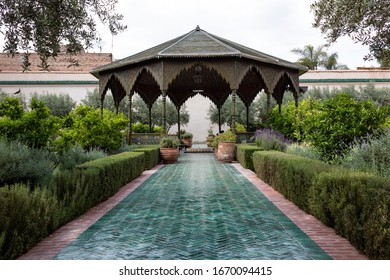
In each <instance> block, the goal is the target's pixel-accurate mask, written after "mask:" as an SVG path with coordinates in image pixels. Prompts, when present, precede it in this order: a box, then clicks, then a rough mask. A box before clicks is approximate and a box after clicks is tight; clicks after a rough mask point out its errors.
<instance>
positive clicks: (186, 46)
mask: <svg viewBox="0 0 390 280" xmlns="http://www.w3.org/2000/svg"><path fill="white" fill-rule="evenodd" d="M207 57H239V58H247V59H251V60H255V61H260V62H264V63H268V64H273V65H279V66H282V67H288V68H293V69H297V70H300V71H307V68H306V67H305V66H302V65H299V64H297V63H292V62H289V61H286V60H283V59H280V58H277V57H274V56H271V55H268V54H265V53H262V52H259V51H257V50H254V49H251V48H248V47H245V46H243V45H240V44H237V43H234V42H232V41H229V40H227V39H224V38H221V37H218V36H215V35H213V34H210V33H208V32H206V31H204V30H202V29H200V28H199V26H197V27H196V29H194V30H192V31H191V32H189V33H187V34H184V35H182V36H180V37H177V38H175V39H172V40H170V41H167V42H165V43H162V44H160V45H157V46H155V47H152V48H150V49H148V50H145V51H143V52H140V53H138V54H135V55H132V56H129V57H126V58H123V59H121V60H117V61H114V62H112V63H110V64H106V65H104V66H101V67H98V68H95V69H93V71H92V74H93V75H95V76H97V77H98V76H99V72H103V71H110V70H114V69H117V68H121V67H127V66H131V65H133V64H137V63H140V62H144V61H147V60H152V59H159V58H207Z"/></svg>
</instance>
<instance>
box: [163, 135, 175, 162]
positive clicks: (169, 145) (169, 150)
mask: <svg viewBox="0 0 390 280" xmlns="http://www.w3.org/2000/svg"><path fill="white" fill-rule="evenodd" d="M179 144H180V143H179V140H178V139H177V138H173V137H166V136H165V137H163V138H162V139H161V143H160V156H161V159H162V160H163V163H165V164H171V163H175V162H176V161H177V158H178V157H179V155H180V151H179Z"/></svg>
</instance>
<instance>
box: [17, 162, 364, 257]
mask: <svg viewBox="0 0 390 280" xmlns="http://www.w3.org/2000/svg"><path fill="white" fill-rule="evenodd" d="M192 156H195V157H196V156H197V155H192ZM209 156H212V155H209ZM181 158H182V161H181V162H179V163H177V164H175V165H172V166H169V167H164V170H165V169H166V168H171V171H170V172H168V173H172V172H173V173H174V172H176V171H180V168H179V166H180V164H186V162H187V160H188V156H184V157H183V156H182V157H181ZM221 166H223V168H225V170H227V171H229V168H231V167H234V168H235V169H237V170H238V171H239V172H240V173H241V174H242V175H244V177H245V178H247V179H248V180H249V181H250V182H251V183H252V184H253V185H254V186H256V187H257V188H258V189H259V190H260V191H261V192H262V193H263V194H264V195H265V196H266V197H267V198H268V199H269V200H270V201H272V202H273V204H274V205H276V206H277V207H278V208H279V209H280V210H281V211H282V212H283V213H284V214H285V215H286V216H287V217H289V219H291V220H292V221H293V222H294V223H295V224H296V225H297V226H298V227H299V228H300V229H301V230H302V231H303V232H305V233H306V234H307V235H308V236H309V237H310V238H311V239H312V240H314V241H315V242H316V243H317V244H318V245H319V246H320V247H321V248H322V249H323V250H324V251H325V252H327V254H328V255H329V256H331V257H332V258H333V259H366V258H365V256H363V255H361V254H359V253H358V252H357V251H356V250H355V249H354V248H353V247H352V246H351V245H350V244H349V242H348V241H347V240H346V239H344V238H341V237H339V236H338V235H336V234H335V232H334V230H333V229H331V228H328V227H326V226H324V225H323V224H321V223H320V222H319V221H318V220H317V219H315V218H314V217H313V216H310V215H307V214H306V213H304V212H303V211H301V210H299V209H298V208H297V207H296V206H295V205H294V204H292V203H290V202H289V201H287V200H286V199H284V198H283V196H282V195H281V194H279V193H278V192H276V191H275V190H274V189H272V188H271V187H269V186H268V185H267V184H265V183H264V182H262V181H261V180H260V179H258V178H257V177H256V175H255V174H254V173H253V172H251V171H250V170H246V169H244V168H242V167H241V166H240V165H239V164H237V163H234V164H232V165H221ZM161 167H162V166H161V165H159V166H157V167H156V168H154V169H153V170H151V171H146V172H144V173H143V174H142V176H141V177H139V178H137V179H136V180H134V181H133V182H131V183H130V184H128V185H126V186H125V187H123V188H122V189H121V190H120V191H119V192H118V193H117V194H116V195H115V196H113V197H112V198H110V199H109V200H107V201H105V202H103V203H101V204H100V205H98V206H96V207H94V208H92V209H91V210H90V211H88V212H87V213H86V214H84V215H82V216H81V217H79V218H78V219H76V220H74V221H72V222H70V223H68V224H67V225H65V226H63V227H62V228H60V229H59V230H57V231H56V232H55V233H53V234H52V235H51V236H49V237H48V238H46V239H45V240H44V241H42V242H41V243H40V244H38V245H37V246H36V247H34V248H33V249H32V250H30V251H29V252H28V253H26V254H25V255H23V256H22V257H20V259H52V258H53V257H55V256H56V255H57V254H58V253H59V252H60V251H61V249H63V248H64V247H66V246H67V245H69V244H70V243H71V242H72V241H74V240H75V239H76V238H77V237H79V238H80V235H81V234H82V233H83V232H84V231H85V230H86V229H87V228H89V227H90V226H91V225H93V226H94V227H96V224H97V223H96V222H97V221H98V220H99V219H100V218H101V217H102V216H103V215H105V214H106V213H107V212H108V211H110V210H111V209H112V208H113V207H115V206H116V205H118V203H119V202H120V201H123V200H124V198H126V197H127V195H128V194H129V193H131V192H133V191H134V190H135V189H136V188H137V187H138V186H140V185H141V184H142V183H143V182H144V181H145V180H146V179H148V178H149V177H150V176H151V175H152V174H154V173H156V172H157V171H158V170H159V169H160V168H161ZM175 168H176V171H175ZM164 170H162V172H163V171H164ZM167 170H168V169H167ZM165 172H166V171H165ZM160 173H161V172H158V173H157V174H156V175H158V174H160ZM166 173H167V172H166ZM230 173H231V172H230ZM215 175H216V174H215ZM193 176H194V178H192V179H196V178H197V177H196V176H200V175H199V174H198V173H196V174H194V175H193ZM171 177H172V178H173V179H174V177H175V176H174V175H172V176H171ZM236 177H237V176H235V177H234V178H236ZM234 180H236V179H234ZM237 180H238V181H237V183H238V184H243V181H241V179H240V178H239V179H237ZM157 181H158V180H157ZM157 181H156V182H157ZM160 183H162V182H161V179H160ZM147 184H151V183H150V181H148V182H147ZM231 184H234V183H233V182H231ZM160 185H161V184H160ZM156 186H157V187H158V183H155V186H154V187H156ZM170 190H171V188H167V189H165V192H169V191H170ZM164 200H165V199H164ZM159 203H160V202H159ZM183 209H184V211H188V207H187V206H185V205H184V206H183ZM118 211H121V210H118ZM126 211H127V210H126ZM158 211H160V210H158ZM114 212H115V211H114ZM154 214H155V213H154ZM110 219H111V218H110ZM158 220H161V219H158ZM117 222H118V221H116V223H115V224H117ZM145 223H146V222H145ZM186 223H188V222H186ZM196 223H198V222H196ZM145 225H146V224H145ZM145 225H144V226H145ZM206 226H207V225H206ZM225 228H226V226H225ZM234 228H235V226H233V229H234ZM164 229H165V226H164V224H162V225H161V226H160V228H159V230H160V231H163V230H164ZM99 230H100V231H101V230H104V227H103V226H102V228H100V229H99ZM150 230H153V227H152V229H150ZM185 230H187V229H185ZM111 231H112V230H111ZM187 231H188V230H187ZM87 232H88V231H86V232H85V233H84V234H83V236H85V235H86V234H87ZM95 233H96V232H95ZM95 233H93V235H94V234H95ZM169 234H170V235H169V236H171V234H172V229H171V230H170V232H169ZM180 234H182V233H180ZM185 234H187V237H186V238H184V241H183V242H186V239H189V238H188V236H191V238H192V239H194V240H196V238H198V240H199V242H200V241H202V238H205V237H204V236H196V235H194V233H193V232H191V231H189V232H186V233H185ZM228 234H229V233H228ZM145 235H146V236H150V235H151V234H150V232H146V233H145ZM161 236H163V235H161ZM161 236H160V237H158V238H162V237H161ZM179 236H180V235H179ZM225 237H226V236H225ZM84 238H85V237H84ZM88 238H90V237H88ZM96 238H97V237H96ZM223 238H224V236H221V235H218V236H216V237H215V240H216V239H220V240H219V241H221V239H223ZM297 238H298V239H299V238H301V237H300V236H299V234H298V235H297ZM215 240H214V241H215ZM214 241H213V240H211V241H210V242H209V243H210V244H214V243H215V242H214ZM213 242H214V243H213ZM304 243H305V242H304ZM199 244H201V242H200V243H197V244H196V246H201V245H199ZM229 244H230V243H229ZM229 244H228V245H229ZM233 245H234V246H236V244H233ZM233 245H232V246H233ZM241 245H242V244H241ZM186 246H190V244H186ZM229 246H230V245H229ZM234 246H233V247H231V248H230V250H234V249H235V247H234ZM68 247H69V246H68ZM94 248H95V247H94ZM194 248H195V247H194ZM243 249H247V248H246V247H245V246H244V247H243V248H241V249H240V250H243ZM94 250H95V249H94ZM139 250H141V249H139ZM192 250H193V249H192ZM202 250H203V251H199V252H198V255H192V256H191V255H185V256H184V255H181V257H180V258H181V259H185V258H189V259H193V258H194V259H195V258H203V259H204V258H206V259H207V258H218V255H215V254H214V255H211V257H207V256H209V255H205V251H208V248H203V249H202ZM212 250H215V248H213V247H212V248H211V249H210V250H209V251H210V253H211V251H212ZM147 252H150V248H148V250H147ZM226 253H229V252H226ZM315 254H316V253H314V255H315ZM150 256H154V255H150V253H149V255H144V258H150ZM166 256H168V257H166V258H168V259H169V255H166ZM233 257H234V256H232V258H233ZM309 257H310V256H309ZM75 258H76V259H77V257H75ZM124 258H125V257H124ZM135 258H140V257H139V255H138V257H137V256H136V257H135Z"/></svg>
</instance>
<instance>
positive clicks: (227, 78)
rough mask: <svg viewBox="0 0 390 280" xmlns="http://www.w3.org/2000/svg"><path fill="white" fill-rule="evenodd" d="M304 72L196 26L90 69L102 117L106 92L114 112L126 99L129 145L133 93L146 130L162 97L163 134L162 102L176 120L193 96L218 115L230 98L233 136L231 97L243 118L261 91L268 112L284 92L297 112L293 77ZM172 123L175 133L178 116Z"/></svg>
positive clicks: (296, 92) (297, 80) (164, 122)
mask: <svg viewBox="0 0 390 280" xmlns="http://www.w3.org/2000/svg"><path fill="white" fill-rule="evenodd" d="M306 71H308V69H307V67H305V66H302V65H299V64H296V63H292V62H289V61H286V60H283V59H280V58H277V57H274V56H271V55H268V54H264V53H262V52H259V51H257V50H254V49H251V48H248V47H245V46H243V45H240V44H237V43H234V42H231V41H229V40H226V39H224V38H221V37H218V36H215V35H213V34H210V33H208V32H206V31H204V30H202V29H200V28H199V26H197V27H196V29H194V30H192V31H190V32H189V33H187V34H184V35H182V36H179V37H177V38H175V39H172V40H170V41H167V42H165V43H162V44H160V45H157V46H155V47H152V48H150V49H148V50H145V51H143V52H140V53H138V54H135V55H132V56H129V57H127V58H124V59H121V60H118V61H114V62H112V63H109V64H106V65H103V66H101V67H98V68H95V69H93V70H92V71H91V73H92V74H93V75H94V76H95V77H97V78H98V79H99V93H100V97H101V110H102V111H103V101H104V98H105V95H106V92H107V90H108V89H110V90H111V92H112V95H113V98H114V102H115V105H116V107H117V108H118V107H119V103H120V102H121V100H122V99H123V98H125V97H126V96H127V98H128V100H129V108H128V110H129V143H131V135H132V124H131V120H132V96H133V95H134V93H138V94H139V95H140V97H141V98H142V99H143V100H144V101H145V103H146V104H147V106H148V108H149V120H150V124H151V108H152V106H153V103H154V102H155V101H156V100H157V99H158V98H159V97H160V96H162V101H163V111H162V128H163V131H166V98H167V96H168V97H169V98H170V99H171V101H172V102H173V103H174V105H175V106H176V108H177V111H178V115H179V112H180V107H181V106H182V105H183V104H184V103H185V102H186V101H187V100H188V99H189V98H190V97H193V96H194V95H196V94H201V95H203V96H205V97H207V98H209V99H210V100H211V101H212V102H213V103H214V104H215V105H216V106H217V108H218V110H219V112H220V109H221V107H222V105H223V104H224V102H225V101H226V99H227V98H228V97H229V96H231V97H232V125H231V126H232V131H233V132H235V122H236V96H237V95H238V96H239V97H240V98H241V100H242V101H243V102H244V104H245V106H246V108H247V116H248V115H249V106H250V104H251V103H252V102H253V100H254V99H255V97H256V96H257V94H258V93H259V92H260V91H262V90H264V92H265V93H266V94H267V110H268V111H269V110H270V98H271V96H272V97H273V98H274V99H275V100H276V101H277V104H278V105H279V111H280V110H281V104H282V100H283V95H284V92H285V91H290V92H292V93H293V95H294V98H295V102H296V105H297V106H298V93H299V91H300V89H299V76H300V75H301V74H303V73H304V72H306ZM247 119H248V117H247ZM178 120H179V127H180V116H179V117H178ZM247 125H248V123H247ZM219 130H221V122H219ZM179 133H180V129H179ZM179 137H180V135H179Z"/></svg>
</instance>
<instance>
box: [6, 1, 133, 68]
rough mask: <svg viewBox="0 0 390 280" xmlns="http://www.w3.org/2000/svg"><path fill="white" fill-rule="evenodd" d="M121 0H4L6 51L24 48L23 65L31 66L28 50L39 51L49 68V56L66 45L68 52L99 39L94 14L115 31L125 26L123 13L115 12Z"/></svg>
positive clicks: (46, 66)
mask: <svg viewBox="0 0 390 280" xmlns="http://www.w3.org/2000/svg"><path fill="white" fill-rule="evenodd" d="M117 3H118V0H83V1H69V0H30V1H25V0H2V1H0V32H1V33H3V34H4V39H5V46H4V51H5V52H9V53H11V54H15V53H18V52H20V51H22V52H24V53H25V55H24V62H23V67H24V69H25V70H28V67H29V60H28V58H29V53H31V52H37V53H38V54H39V56H40V59H41V67H42V69H44V70H47V69H48V66H49V65H48V64H47V59H48V58H49V57H55V56H57V55H58V53H59V52H60V45H61V44H65V45H66V46H67V50H66V51H67V53H70V54H75V53H79V52H80V51H82V50H83V49H88V48H91V47H92V45H93V43H94V42H95V41H96V40H97V38H98V35H97V30H96V22H95V19H94V15H96V16H97V17H98V18H99V19H100V20H101V21H102V22H103V23H104V24H107V25H108V27H109V29H110V31H111V33H112V34H114V35H115V34H117V33H118V32H120V31H123V30H125V29H126V26H124V25H122V24H121V20H122V19H123V16H122V15H121V14H118V13H116V11H115V6H116V4H117Z"/></svg>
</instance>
